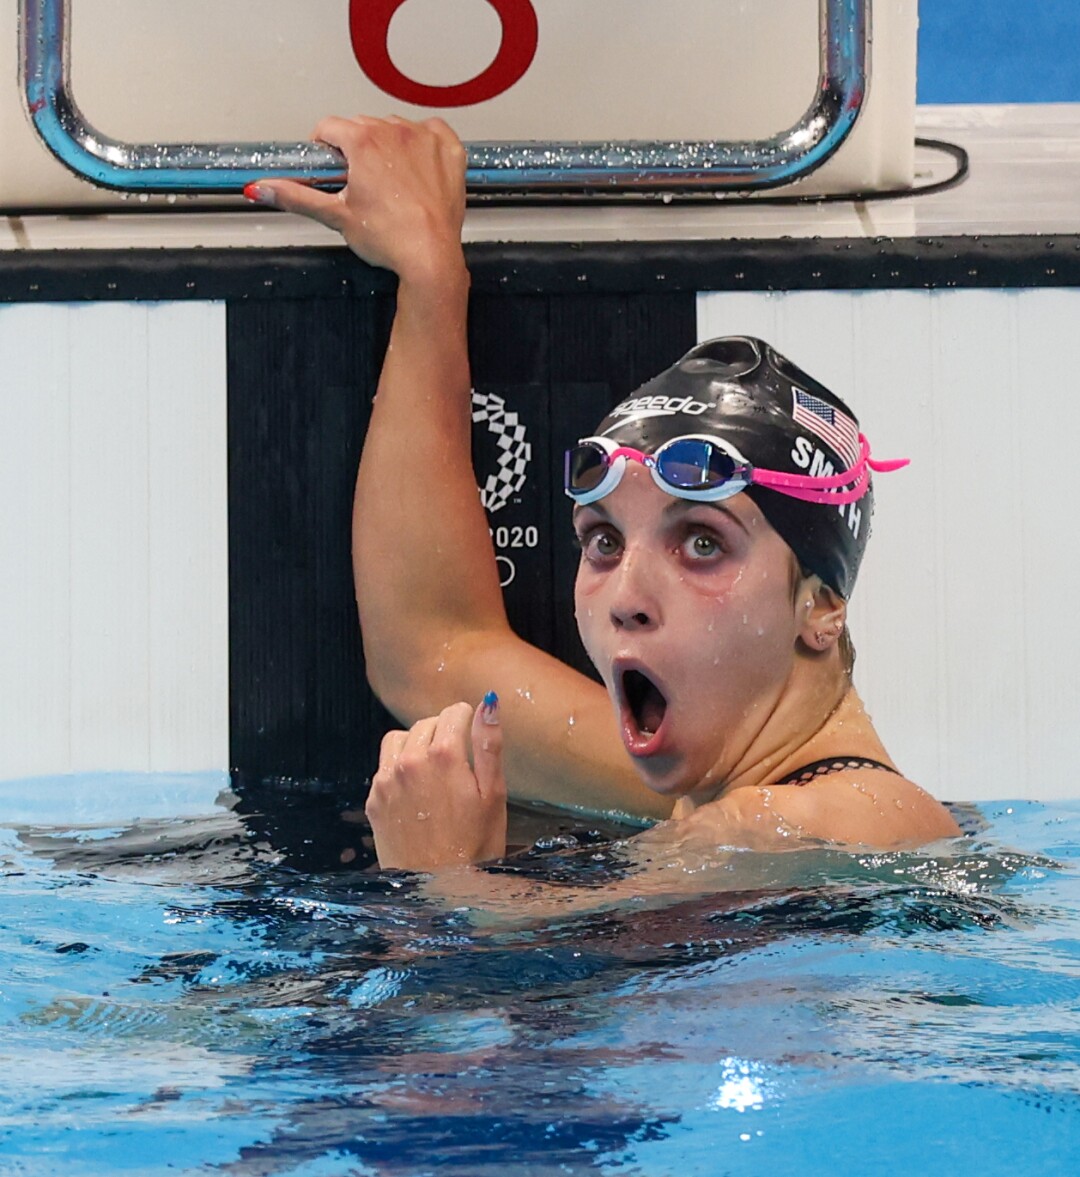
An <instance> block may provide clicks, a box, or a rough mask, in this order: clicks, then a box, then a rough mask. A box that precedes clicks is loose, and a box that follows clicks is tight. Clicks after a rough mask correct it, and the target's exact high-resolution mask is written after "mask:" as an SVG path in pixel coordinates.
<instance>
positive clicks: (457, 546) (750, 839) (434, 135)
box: [247, 118, 959, 871]
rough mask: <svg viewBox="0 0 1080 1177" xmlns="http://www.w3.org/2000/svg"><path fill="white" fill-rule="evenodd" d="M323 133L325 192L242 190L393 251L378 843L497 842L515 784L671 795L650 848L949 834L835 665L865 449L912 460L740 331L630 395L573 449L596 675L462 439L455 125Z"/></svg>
mask: <svg viewBox="0 0 1080 1177" xmlns="http://www.w3.org/2000/svg"><path fill="white" fill-rule="evenodd" d="M314 137H315V138H316V139H318V140H320V141H322V142H325V143H328V144H331V145H333V146H334V147H337V148H338V149H339V150H340V151H341V152H342V153H343V154H344V156H345V158H346V160H347V163H348V182H347V184H346V186H345V188H344V189H342V191H341V192H339V193H337V194H334V195H330V194H327V193H324V192H319V191H317V190H315V189H313V188H311V187H309V186H306V185H303V184H299V183H295V182H291V181H284V180H265V181H260V182H259V183H258V184H257V185H254V186H252V187H250V188H249V189H248V192H247V195H248V197H249V199H252V200H255V201H258V202H260V203H262V204H266V205H270V206H273V207H276V208H279V209H282V210H286V211H290V212H294V213H300V214H303V215H306V216H309V217H312V218H314V219H315V220H318V221H321V222H322V223H323V224H325V225H327V226H329V227H331V228H333V229H335V230H337V231H338V232H339V233H340V234H341V235H342V237H343V238H344V240H345V241H346V242H347V244H348V245H349V246H350V248H351V249H352V250H353V251H354V252H355V253H356V254H357V256H359V257H360V258H361V259H363V260H364V261H366V262H368V263H369V264H371V265H375V266H381V267H385V268H386V269H389V270H392V271H393V272H394V273H396V274H397V276H398V282H399V284H398V294H397V307H396V313H395V318H394V322H393V328H392V332H391V337H390V344H389V348H388V350H387V354H386V359H385V363H384V366H383V370H382V374H381V377H380V381H379V386H378V393H377V396H376V399H375V403H374V406H373V409H372V415H371V423H370V427H369V432H368V436H367V438H366V441H365V446H364V451H363V456H362V459H361V463H360V469H359V473H358V476H357V484H356V500H355V511H354V526H353V559H354V571H355V580H356V594H357V604H358V608H359V613H360V623H361V629H362V633H363V641H364V651H365V657H366V663H367V671H368V677H369V680H370V682H371V685H372V687H373V689H374V690H375V692H376V694H377V695H379V697H380V698H381V699H382V701H383V702H384V703H385V705H386V706H387V707H388V708H389V710H390V711H391V712H392V713H394V714H395V715H397V716H398V717H399V718H400V719H401V720H403V721H404V723H405V725H406V728H405V729H403V730H401V731H396V732H391V733H390V734H388V735H387V736H386V738H385V739H384V741H383V746H382V751H381V755H380V763H379V768H378V772H377V773H376V775H375V777H374V780H373V785H372V791H371V796H370V799H369V802H368V815H369V817H370V820H371V823H372V828H373V830H374V834H375V842H376V850H377V853H378V856H379V861H380V863H381V864H382V865H383V866H390V867H402V868H407V869H415V870H425V871H437V870H440V869H443V868H447V867H452V866H460V865H462V864H464V863H478V862H484V861H486V860H489V859H493V858H497V857H499V856H500V855H502V854H503V853H504V851H505V838H506V796H507V786H508V787H509V792H510V795H512V796H514V797H515V798H519V799H522V800H544V801H548V802H551V803H555V804H560V805H564V806H571V807H578V808H580V809H583V810H587V811H588V810H591V811H601V810H605V811H620V812H623V813H631V814H635V815H638V816H641V817H646V818H659V819H670V820H666V821H663V822H662V824H661V825H659V826H657V827H656V828H655V829H654V830H652V831H650V833H649V835H647V838H648V841H649V842H651V843H653V844H654V845H655V844H656V839H657V838H660V839H661V840H663V839H664V838H669V839H670V840H671V841H672V842H673V843H674V842H678V843H679V844H683V843H685V841H686V840H687V839H688V838H689V839H692V840H694V841H695V842H699V843H701V844H703V845H712V846H735V847H749V848H756V849H778V848H788V847H790V846H792V845H796V844H801V845H803V846H805V845H807V844H812V845H819V844H821V843H830V844H836V845H842V846H858V847H874V848H890V847H901V846H915V845H920V844H923V843H927V842H931V841H934V840H936V839H940V838H948V837H952V836H955V835H957V834H958V833H959V828H958V827H957V825H956V823H955V822H954V821H953V819H952V817H951V816H950V815H949V813H948V811H947V810H946V809H945V808H944V807H943V806H942V805H941V804H940V803H939V802H937V801H936V800H934V799H933V798H932V797H931V796H930V795H929V794H928V793H926V792H925V791H924V790H922V789H921V788H919V787H918V786H917V785H916V784H914V783H913V782H912V781H909V780H908V779H906V778H905V777H904V776H903V775H902V774H901V773H900V772H899V770H898V768H897V766H896V765H895V764H894V762H893V761H892V760H891V759H890V757H889V754H888V752H887V751H886V749H885V747H884V746H883V744H882V742H881V740H880V739H879V738H878V735H877V733H876V732H875V730H874V727H873V724H872V722H871V720H870V717H869V716H868V715H867V713H866V711H865V709H864V707H863V705H862V702H861V701H860V699H859V696H858V694H857V692H856V690H855V687H854V685H853V683H852V677H851V676H852V665H853V662H854V653H853V650H852V645H851V641H850V638H849V636H848V631H847V601H848V598H849V597H850V594H851V591H852V589H853V587H854V584H855V579H856V575H857V573H858V569H859V564H860V561H861V559H862V555H863V551H864V549H865V546H866V540H867V537H868V535H869V530H870V514H871V509H872V504H873V489H872V487H871V482H870V475H871V472H877V473H879V474H881V473H885V472H887V471H889V470H891V469H894V468H895V467H896V466H897V465H900V464H902V463H892V462H880V461H879V460H878V459H877V458H876V457H875V456H874V455H873V454H872V453H871V451H870V448H869V443H868V442H867V440H866V439H865V438H864V437H863V436H862V434H861V433H860V431H859V428H858V425H857V422H856V419H855V418H854V416H853V415H852V414H851V412H850V410H849V409H848V408H847V406H846V405H845V404H844V403H843V402H842V401H841V400H839V398H837V397H836V396H835V395H834V394H833V393H832V392H830V391H829V390H828V389H826V388H824V387H823V386H822V385H820V384H819V383H818V382H817V381H815V380H814V379H813V378H812V377H810V376H809V375H807V374H806V373H804V372H802V371H800V370H799V369H798V368H797V367H795V365H794V364H792V363H791V362H790V361H789V360H787V359H786V358H784V357H783V356H781V355H779V354H778V353H777V352H776V351H775V350H774V349H772V348H771V347H769V346H768V345H767V344H765V343H763V342H762V341H760V340H757V339H751V338H744V337H730V338H725V339H720V340H713V341H710V342H708V343H703V344H701V345H699V346H698V347H696V348H694V349H693V350H692V351H691V352H690V353H689V354H688V355H687V356H685V357H684V358H683V359H681V360H679V361H678V362H677V363H676V364H675V365H674V366H673V367H671V368H670V369H669V370H668V371H666V372H663V373H661V374H660V375H658V376H657V377H656V378H654V379H653V380H650V381H649V382H648V383H647V384H645V385H644V386H643V387H642V388H640V389H638V390H636V391H631V392H629V393H628V395H627V396H626V397H625V398H624V399H622V400H621V401H620V402H619V403H618V404H617V405H615V406H614V407H613V408H612V410H611V412H610V413H609V414H608V416H607V417H606V418H605V419H604V420H603V421H601V422H600V423H599V424H598V425H597V427H596V429H595V430H594V431H593V433H592V434H591V435H590V436H588V437H585V438H582V439H581V440H580V441H579V442H578V444H577V445H576V446H574V447H573V448H572V449H571V451H570V452H569V453H568V454H567V456H566V471H565V489H566V492H567V494H568V495H569V496H570V499H571V500H572V502H573V504H574V506H573V519H574V529H575V532H576V534H577V538H578V542H579V544H580V547H581V559H580V566H579V569H578V574H577V580H576V585H575V601H576V613H577V623H578V627H579V631H580V634H581V638H582V641H583V643H584V645H585V648H586V650H587V652H588V654H589V656H590V658H591V659H592V661H593V664H594V665H595V666H596V668H597V671H598V672H599V674H600V676H601V678H602V680H603V686H600V685H599V684H597V683H594V682H592V681H591V680H589V679H587V678H585V677H584V676H582V675H580V674H578V673H577V672H576V671H574V670H572V669H570V668H569V667H567V666H566V665H564V664H562V663H560V662H559V661H557V660H556V659H554V658H552V657H551V656H550V655H548V654H546V653H544V652H543V651H540V650H538V649H536V648H535V647H533V646H530V645H529V644H528V643H526V642H524V641H523V640H522V639H521V638H519V637H517V636H516V635H515V634H514V633H513V631H512V630H511V629H510V627H509V625H508V623H507V620H506V614H505V610H504V608H503V602H502V594H501V590H500V587H499V576H498V570H497V567H496V563H495V558H494V551H493V548H492V543H491V537H490V535H489V531H488V523H487V519H486V516H485V514H484V511H483V509H482V506H481V503H480V500H479V496H478V495H477V490H476V481H475V476H474V473H473V470H472V464H471V453H470V447H471V411H470V410H471V405H470V387H471V383H470V376H469V363H468V355H467V336H466V325H467V308H468V294H469V275H468V270H467V268H466V264H465V258H464V253H463V250H462V246H461V230H462V224H463V219H464V210H465V193H464V171H465V153H464V149H463V148H462V146H461V143H460V142H459V140H458V139H457V137H456V136H455V135H454V133H453V132H452V131H451V130H450V128H449V127H448V126H447V125H446V124H445V123H443V122H442V121H441V120H437V119H433V120H428V121H426V122H424V123H411V122H407V121H406V120H403V119H398V118H389V119H385V120H378V119H370V118H358V119H339V118H332V119H327V120H325V121H323V122H322V123H320V125H319V126H318V127H317V128H316V130H315V133H314ZM489 692H493V693H494V695H497V698H498V703H496V702H495V699H494V698H493V697H492V696H491V695H490V694H489ZM481 698H484V699H485V702H483V703H481V704H480V705H479V706H473V705H471V704H466V703H462V702H461V700H462V699H473V700H477V699H481Z"/></svg>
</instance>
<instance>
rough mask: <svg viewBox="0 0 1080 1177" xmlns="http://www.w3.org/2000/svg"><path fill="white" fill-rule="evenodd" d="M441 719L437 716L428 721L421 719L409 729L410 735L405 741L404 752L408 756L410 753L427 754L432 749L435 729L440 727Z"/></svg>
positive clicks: (431, 716) (429, 717) (432, 716)
mask: <svg viewBox="0 0 1080 1177" xmlns="http://www.w3.org/2000/svg"><path fill="white" fill-rule="evenodd" d="M438 722H439V717H438V716H437V715H430V716H428V718H427V719H419V720H417V721H416V723H414V724H413V725H412V727H411V728H409V735H408V738H407V739H406V741H405V746H404V747H403V748H402V752H403V753H404V754H405V755H408V754H409V753H410V752H426V751H427V750H428V748H430V747H431V741H432V739H433V737H434V735H435V728H436V726H437V725H438Z"/></svg>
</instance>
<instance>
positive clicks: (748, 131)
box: [0, 0, 917, 210]
mask: <svg viewBox="0 0 1080 1177" xmlns="http://www.w3.org/2000/svg"><path fill="white" fill-rule="evenodd" d="M10 2H11V3H12V6H13V7H15V8H17V9H18V17H19V19H18V21H15V20H11V19H9V20H8V21H5V22H3V23H2V24H0V54H3V55H5V56H6V57H7V60H9V61H13V60H15V59H18V60H19V61H20V72H19V77H18V78H15V77H12V80H11V82H10V83H9V88H8V91H7V93H6V95H5V96H4V97H2V98H0V141H2V142H3V144H4V158H5V166H4V168H3V169H2V171H0V209H2V210H14V209H48V208H57V207H73V206H74V207H79V206H85V207H87V208H109V207H115V206H116V203H117V202H118V201H119V200H120V199H121V198H122V194H130V193H132V192H136V193H139V194H141V195H144V196H145V195H149V194H151V193H157V194H166V195H173V196H175V195H176V194H179V193H184V194H186V195H193V194H194V195H199V196H203V197H207V196H212V197H214V198H215V199H218V200H220V199H221V198H222V197H223V196H229V195H233V194H236V193H238V192H239V190H240V188H241V187H242V185H243V183H245V182H246V181H247V180H249V179H251V178H254V177H255V176H257V175H267V174H271V173H274V172H278V173H289V174H296V173H297V172H302V173H306V174H311V175H313V176H315V177H316V178H319V179H322V180H329V179H330V178H331V177H332V176H333V175H334V174H336V173H338V172H340V161H339V160H338V159H337V158H335V154H334V153H331V152H329V151H328V150H326V149H324V148H320V147H315V146H313V145H311V144H310V143H308V142H307V138H308V136H309V134H310V130H311V127H312V126H313V124H314V123H315V122H316V121H317V120H318V119H319V118H320V117H322V116H323V115H325V114H328V113H341V114H354V113H357V112H366V113H372V114H385V113H390V112H394V113H398V114H402V115H404V116H407V117H412V118H426V117H430V116H432V115H441V116H442V117H444V118H446V119H447V120H448V121H449V122H450V123H451V124H452V125H453V126H454V127H455V129H456V130H457V131H458V132H459V133H460V134H461V136H462V138H463V139H465V141H466V142H467V143H468V145H469V148H470V177H469V178H470V184H471V187H472V189H473V191H474V192H485V191H486V192H489V193H494V192H500V193H505V192H507V191H510V192H527V193H536V192H553V193H556V194H557V193H563V192H567V191H583V190H592V191H594V192H595V191H597V190H599V191H605V192H608V193H618V194H624V193H627V192H634V191H636V192H648V193H656V192H658V191H672V190H675V191H686V190H691V189H696V190H699V191H701V190H704V191H708V190H713V191H715V192H716V193H717V194H718V195H721V196H722V195H724V194H725V193H727V192H731V191H747V190H753V189H757V188H764V187H776V186H778V185H784V184H790V183H793V182H797V183H798V187H797V189H795V190H796V191H798V192H799V193H802V194H807V195H809V194H814V193H826V192H829V193H836V192H857V191H871V190H882V189H889V188H903V187H906V186H908V185H910V183H911V181H912V173H913V140H914V118H915V62H916V30H917V0H892V2H890V3H889V4H887V5H886V4H876V5H875V4H873V2H872V0H819V2H817V3H815V0H770V3H768V4H763V3H760V2H752V0H333V2H326V0H324V2H323V3H320V4H316V5H310V4H302V3H297V2H296V0H230V3H229V4H227V5H223V4H220V3H218V2H217V0H184V3H182V4H176V3H167V2H166V0H77V2H75V3H71V0H10ZM19 33H21V36H20V35H18V34H19ZM16 42H18V43H16ZM9 76H10V75H9ZM28 116H29V117H28ZM35 129H36V130H35ZM43 140H45V141H47V142H48V143H49V146H50V147H51V151H50V150H49V149H48V148H46V146H45V143H44V142H43ZM61 160H63V161H64V162H61ZM65 164H66V166H65ZM73 172H74V173H78V174H79V175H81V176H82V177H83V178H82V179H80V178H78V176H77V175H76V174H73ZM801 177H808V178H801ZM86 179H90V180H92V181H93V184H90V183H87V182H86ZM109 188H113V189H118V190H120V192H116V191H112V192H110V191H108V190H107V189H109Z"/></svg>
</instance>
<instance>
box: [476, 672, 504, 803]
mask: <svg viewBox="0 0 1080 1177" xmlns="http://www.w3.org/2000/svg"><path fill="white" fill-rule="evenodd" d="M502 748H503V731H502V724H501V723H500V722H499V696H498V695H496V694H495V692H494V691H488V693H487V694H486V695H485V696H484V698H483V700H482V701H481V703H480V706H479V707H477V709H476V713H475V714H474V715H473V722H472V749H473V771H474V773H475V774H476V783H477V785H478V786H479V788H480V795H481V796H482V797H491V796H499V795H502V794H504V793H505V792H506V781H505V779H504V778H503V768H502Z"/></svg>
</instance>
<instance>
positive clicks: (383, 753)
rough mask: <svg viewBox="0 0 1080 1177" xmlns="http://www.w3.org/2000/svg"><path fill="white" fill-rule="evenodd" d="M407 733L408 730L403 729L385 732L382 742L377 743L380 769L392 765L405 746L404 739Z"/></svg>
mask: <svg viewBox="0 0 1080 1177" xmlns="http://www.w3.org/2000/svg"><path fill="white" fill-rule="evenodd" d="M408 734H409V733H408V732H403V731H392V732H387V733H386V735H385V736H383V738H382V743H381V744H380V745H379V768H380V769H388V768H391V767H393V764H394V762H395V761H396V760H397V758H398V757H399V756H400V755H401V752H402V749H403V748H404V747H405V740H406V738H407V737H408Z"/></svg>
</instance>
